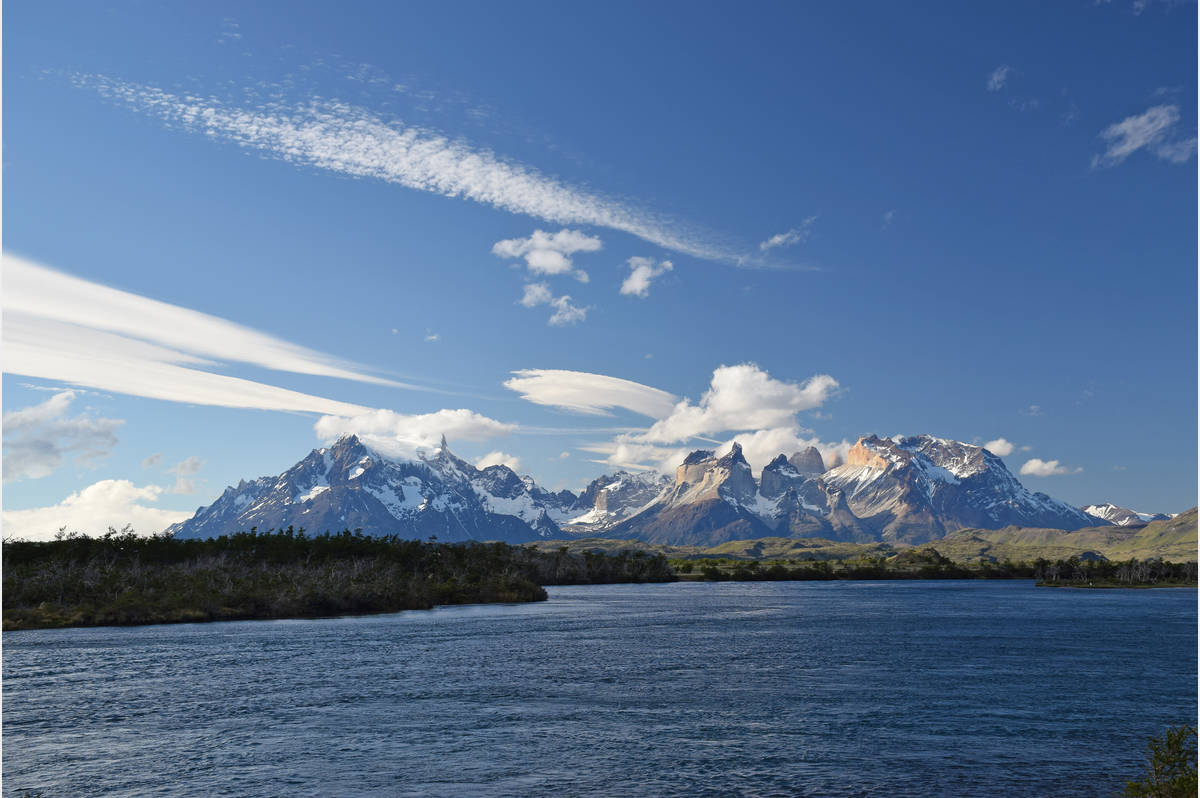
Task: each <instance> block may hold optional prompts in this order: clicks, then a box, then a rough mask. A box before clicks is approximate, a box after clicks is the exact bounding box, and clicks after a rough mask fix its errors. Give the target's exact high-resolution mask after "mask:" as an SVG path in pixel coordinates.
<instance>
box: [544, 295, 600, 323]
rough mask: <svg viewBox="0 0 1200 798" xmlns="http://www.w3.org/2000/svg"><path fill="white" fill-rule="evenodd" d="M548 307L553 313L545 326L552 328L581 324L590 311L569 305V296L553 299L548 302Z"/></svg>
mask: <svg viewBox="0 0 1200 798" xmlns="http://www.w3.org/2000/svg"><path fill="white" fill-rule="evenodd" d="M550 306H551V307H553V308H554V313H553V314H552V315H551V316H550V319H549V321H548V322H547V324H549V325H550V326H552V327H563V326H566V325H568V324H576V323H578V322H581V321H583V320H584V319H586V318H587V312H588V311H589V310H590V308H586V307H584V308H581V307H578V306H576V305H573V304H571V297H570V296H560V297H555V298H554V299H552V300H550Z"/></svg>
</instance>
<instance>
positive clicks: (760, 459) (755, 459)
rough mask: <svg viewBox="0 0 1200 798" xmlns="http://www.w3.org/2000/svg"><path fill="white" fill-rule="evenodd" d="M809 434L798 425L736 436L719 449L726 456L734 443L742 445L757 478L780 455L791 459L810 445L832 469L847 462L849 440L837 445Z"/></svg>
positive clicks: (718, 451) (743, 452)
mask: <svg viewBox="0 0 1200 798" xmlns="http://www.w3.org/2000/svg"><path fill="white" fill-rule="evenodd" d="M808 433H809V430H805V429H803V428H801V427H796V426H792V427H775V428H773V429H760V430H755V431H754V432H746V433H742V434H740V435H734V436H733V438H732V439H730V440H728V441H726V442H725V443H724V444H722V445H721V446H720V447H719V448H718V449H717V453H718V454H722V455H723V454H725V453H726V452H728V451H729V450H730V449H731V448H732V447H733V444H734V443H737V444H739V445H740V446H741V447H742V455H743V456H745V458H746V461H747V462H749V463H750V467H751V470H752V471H753V472H754V474H755V476H758V475H759V474H760V473H761V472H762V468H763V466H765V465H766V464H767V463H769V462H771V461H772V460H774V459H775V458H776V457H778V456H779V455H781V454H786V455H788V456H789V457H790V456H791V455H793V454H795V453H796V452H800V451H804V450H805V449H807V448H808V447H810V446H815V447H816V448H817V450H818V451H820V452H821V458H822V459H823V460H824V461H825V467H826V468H831V467H832V465H833V464H834V463H840V462H844V461H845V459H846V454H847V453H848V452H849V451H850V447H851V446H853V445H854V444H853V443H852V442H851V441H847V440H842V441H838V442H836V443H833V442H827V441H822V440H820V439H819V438H815V437H812V436H811V435H809V434H808Z"/></svg>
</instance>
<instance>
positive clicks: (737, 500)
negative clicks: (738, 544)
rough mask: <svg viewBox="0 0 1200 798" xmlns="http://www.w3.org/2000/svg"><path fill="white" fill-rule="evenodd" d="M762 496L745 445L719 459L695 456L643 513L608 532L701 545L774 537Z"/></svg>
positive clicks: (704, 453)
mask: <svg viewBox="0 0 1200 798" xmlns="http://www.w3.org/2000/svg"><path fill="white" fill-rule="evenodd" d="M760 498H761V497H760V495H759V493H758V485H757V484H756V483H755V481H754V476H753V475H752V474H751V473H750V464H749V463H747V462H746V458H745V457H744V456H743V455H742V447H741V446H739V445H738V444H736V443H735V444H734V445H733V448H732V449H731V450H730V452H729V454H727V455H725V456H724V457H720V458H718V457H717V456H716V455H715V454H714V453H713V452H710V451H704V450H701V451H696V452H692V453H691V454H690V455H688V456H687V458H686V459H685V460H684V461H683V463H682V464H681V465H680V466H679V467H678V468H676V469H675V482H674V484H672V485H670V486H669V487H668V488H667V489H666V490H664V491H663V492H662V493H661V494H659V496H658V498H656V499H655V500H654V501H653V502H651V503H650V504H649V505H648V506H647V507H645V508H644V509H642V511H641V512H639V513H637V514H636V515H634V516H632V517H630V518H629V519H627V520H625V521H622V522H621V523H619V524H617V525H616V526H614V527H612V528H611V529H610V530H608V537H614V538H622V537H629V538H636V539H638V540H645V541H647V542H649V543H669V544H673V545H702V544H714V543H722V542H724V541H726V540H738V539H748V538H760V537H767V536H769V535H771V534H773V532H772V530H771V528H770V527H769V526H768V525H767V524H766V522H765V521H764V520H763V518H762V517H761V514H760V512H759V507H760V504H761V502H760Z"/></svg>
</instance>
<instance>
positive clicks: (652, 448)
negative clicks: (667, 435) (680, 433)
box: [579, 435, 691, 474]
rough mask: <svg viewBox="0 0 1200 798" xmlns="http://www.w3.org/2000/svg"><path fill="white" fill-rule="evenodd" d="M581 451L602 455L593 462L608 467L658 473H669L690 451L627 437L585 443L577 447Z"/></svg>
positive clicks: (621, 436) (682, 447)
mask: <svg viewBox="0 0 1200 798" xmlns="http://www.w3.org/2000/svg"><path fill="white" fill-rule="evenodd" d="M579 448H580V449H581V450H582V451H585V452H591V453H593V454H600V455H604V457H603V458H602V459H599V460H595V461H593V462H597V463H602V464H603V465H606V466H609V467H611V468H625V469H633V470H636V471H658V472H660V473H663V474H672V473H674V472H675V467H676V466H678V465H679V464H680V463H682V462H683V459H684V458H685V457H687V456H688V453H689V452H690V451H691V450H690V449H688V448H687V447H684V446H656V445H654V444H650V443H643V442H639V441H637V440H634V439H633V436H630V435H618V436H617V437H616V438H614V439H613V440H612V441H605V442H598V443H589V444H585V445H583V446H580V447H579Z"/></svg>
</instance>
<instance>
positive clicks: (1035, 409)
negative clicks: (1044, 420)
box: [1021, 405, 1042, 416]
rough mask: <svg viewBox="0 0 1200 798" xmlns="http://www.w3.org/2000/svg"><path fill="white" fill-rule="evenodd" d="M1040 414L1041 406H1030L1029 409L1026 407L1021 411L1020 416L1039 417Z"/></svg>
mask: <svg viewBox="0 0 1200 798" xmlns="http://www.w3.org/2000/svg"><path fill="white" fill-rule="evenodd" d="M1041 414H1042V406H1041V405H1030V406H1029V407H1027V408H1025V409H1024V410H1022V411H1021V415H1024V416H1040V415H1041Z"/></svg>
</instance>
